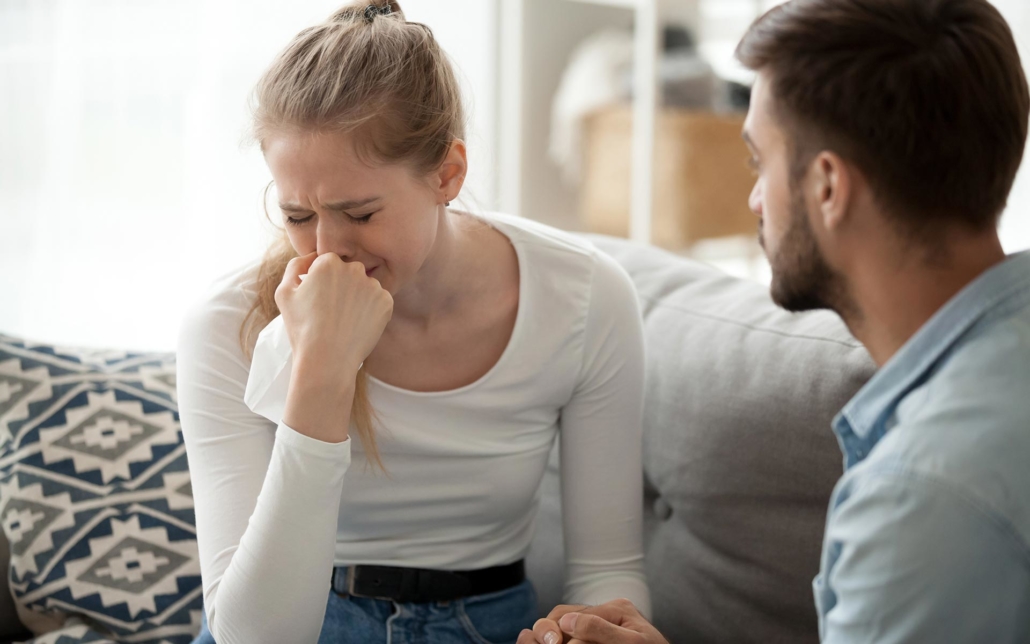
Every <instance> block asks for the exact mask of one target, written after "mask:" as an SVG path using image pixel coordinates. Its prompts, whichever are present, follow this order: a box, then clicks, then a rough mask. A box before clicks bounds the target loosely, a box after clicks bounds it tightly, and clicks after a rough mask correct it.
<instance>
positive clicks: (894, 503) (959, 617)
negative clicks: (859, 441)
mask: <svg viewBox="0 0 1030 644" xmlns="http://www.w3.org/2000/svg"><path fill="white" fill-rule="evenodd" d="M1015 535H1016V533H1015V531H1014V530H1012V528H1011V526H1009V525H1007V524H1006V523H1005V522H1004V520H1002V519H1001V518H1000V517H997V516H994V515H993V514H992V512H991V511H990V509H989V508H987V507H984V506H981V505H980V504H979V503H978V502H977V501H976V499H974V498H970V497H968V496H965V495H963V494H962V492H961V491H960V490H959V489H956V488H953V487H949V484H948V483H946V482H943V481H939V480H935V479H933V478H928V477H921V476H919V475H916V474H908V473H895V472H890V473H882V472H878V473H874V474H865V475H864V477H863V478H862V479H861V480H858V481H855V482H853V483H852V485H851V486H850V489H848V490H847V498H846V499H845V500H844V501H843V502H841V503H840V504H839V505H838V506H837V507H836V508H835V509H834V510H833V511H832V512H831V515H830V519H829V522H828V525H827V534H826V546H825V552H824V565H823V572H822V573H821V574H820V576H819V577H817V578H816V581H815V593H816V602H817V605H818V606H819V613H820V624H819V626H820V632H821V635H822V638H823V642H828V643H833V644H851V643H853V642H882V643H884V644H890V643H894V642H899V643H900V642H1022V641H1027V638H1028V637H1030V620H1028V619H1027V610H1026V603H1025V602H1026V597H1027V596H1028V594H1030V588H1028V581H1027V580H1028V578H1030V576H1028V566H1030V559H1028V553H1027V551H1026V549H1025V546H1023V545H1021V542H1020V541H1019V540H1018V539H1017V537H1016V536H1015Z"/></svg>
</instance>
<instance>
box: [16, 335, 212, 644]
mask: <svg viewBox="0 0 1030 644" xmlns="http://www.w3.org/2000/svg"><path fill="white" fill-rule="evenodd" d="M0 523H2V526H3V531H4V533H5V535H6V537H7V540H8V542H9V543H10V549H11V563H10V569H9V571H8V572H9V574H8V581H9V583H10V586H11V589H12V591H13V595H14V597H15V601H16V602H17V603H18V604H19V607H20V608H26V609H29V610H31V611H33V612H34V613H37V614H39V615H40V617H44V616H45V617H47V618H56V619H57V622H56V623H63V624H65V625H69V626H71V628H72V630H75V632H78V630H82V627H81V626H77V625H80V624H85V625H87V626H88V627H89V629H90V630H91V631H93V632H92V633H90V634H89V635H84V636H82V637H78V638H74V637H66V636H65V635H63V634H62V635H61V636H60V637H59V639H60V641H61V642H68V643H71V642H88V641H102V640H112V641H116V642H132V644H166V643H167V644H189V642H191V641H192V640H193V638H194V637H195V636H196V634H197V632H198V631H199V629H200V618H201V611H202V609H203V608H202V607H203V596H202V588H201V583H200V565H199V560H198V554H197V535H196V527H195V519H194V514H193V496H192V489H191V486H190V476H189V468H188V465H187V462H186V448H185V445H184V444H183V442H182V432H181V430H180V427H179V414H178V410H177V407H176V396H175V358H174V355H173V354H171V353H156V354H131V353H125V352H115V351H94V350H76V349H66V348H59V347H53V346H46V345H40V344H33V343H29V342H26V341H22V340H17V339H14V338H10V337H6V336H2V335H0ZM69 617H71V619H70V620H69ZM66 620H67V621H66ZM25 621H28V620H25ZM44 621H46V620H44ZM28 625H29V626H30V628H31V627H32V625H31V624H28ZM72 625H76V626H72ZM76 629H77V630H76ZM61 630H64V629H61ZM37 634H39V633H37ZM50 635H52V636H57V635H58V633H56V632H55V633H51V634H50ZM98 635H99V638H98ZM52 639H53V637H40V638H38V640H37V641H38V642H43V641H47V642H49V641H51V640H52ZM55 641H56V640H55Z"/></svg>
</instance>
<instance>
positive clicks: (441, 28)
mask: <svg viewBox="0 0 1030 644" xmlns="http://www.w3.org/2000/svg"><path fill="white" fill-rule="evenodd" d="M340 4H343V0H291V1H290V2H282V1H280V0H276V1H272V0H178V1H176V2H168V1H167V0H0V332H5V333H10V334H16V335H20V336H24V337H28V338H31V339H37V340H41V341H48V342H59V343H66V344H77V345H83V344H84V345H93V346H110V347H118V348H138V349H171V348H173V347H174V343H175V337H176V333H177V329H178V324H179V321H180V318H181V315H182V312H183V310H184V308H185V307H186V306H187V305H188V303H190V302H191V301H193V300H195V299H196V298H197V297H198V296H199V294H200V293H202V292H203V290H204V288H205V287H206V286H207V285H208V284H210V282H211V281H213V279H214V278H216V277H217V276H219V275H221V274H223V273H226V272H228V271H230V270H232V269H233V268H235V267H237V266H240V265H242V264H244V263H246V262H248V261H250V260H252V259H254V258H256V257H258V256H259V255H260V254H261V253H262V251H263V250H264V248H265V247H266V245H267V243H268V241H269V240H270V239H271V236H270V235H271V231H272V230H273V229H272V227H271V225H270V224H269V223H268V222H267V221H266V220H265V217H264V214H263V210H262V204H261V194H262V191H263V189H264V187H265V185H266V184H267V183H268V181H269V179H270V177H269V174H268V171H267V169H266V168H265V165H264V162H263V160H262V159H261V156H260V154H259V152H258V151H257V150H256V148H255V147H254V146H253V145H247V144H246V143H245V134H246V132H247V128H248V125H249V119H248V116H249V113H248V110H247V101H248V98H249V93H250V90H251V88H252V87H253V85H254V83H255V82H256V81H257V79H258V77H259V76H260V74H261V72H262V71H263V69H264V68H265V67H266V66H267V65H268V64H269V63H270V62H271V60H272V58H273V56H274V55H275V54H276V52H278V51H279V50H280V49H281V48H282V47H283V46H284V45H285V44H286V43H287V42H288V40H289V39H290V38H291V37H292V36H293V35H294V34H296V33H297V32H298V31H299V30H300V29H302V28H303V27H305V26H308V25H309V24H313V23H315V22H317V21H319V20H322V19H324V18H325V17H326V16H328V15H329V14H330V13H331V12H332V11H333V10H334V9H336V8H337V7H338V6H339V5H340ZM491 4H492V3H488V2H484V1H483V0H409V1H408V2H402V6H403V7H404V9H405V12H406V13H407V15H408V18H409V19H412V20H419V21H422V22H426V23H427V24H429V25H430V26H431V27H433V29H434V31H435V32H436V33H437V36H438V38H439V39H440V41H441V43H442V44H443V46H444V48H445V49H447V50H448V51H449V53H450V54H451V55H452V57H453V58H454V59H455V60H456V61H457V63H458V67H459V73H460V75H461V76H462V78H463V82H464V84H465V86H466V90H467V91H466V94H467V95H468V96H469V97H472V96H475V97H476V100H475V101H472V100H471V99H470V100H469V101H468V102H469V103H470V106H471V107H472V109H473V115H474V118H473V122H472V127H471V136H470V138H471V141H470V148H471V164H472V168H471V172H470V176H469V185H470V188H471V192H472V194H474V195H475V196H477V197H479V200H480V201H481V202H485V203H486V205H489V204H490V203H491V200H492V198H493V190H494V188H493V171H492V167H491V163H492V161H491V159H492V154H493V153H492V143H493V134H492V128H493V127H494V125H493V116H492V114H493V108H494V106H493V104H492V103H491V101H492V97H493V93H492V90H491V89H490V88H491V87H492V85H491V83H492V75H491V64H492V60H493V58H492V56H493V54H492V52H491V42H492V31H491V27H490V25H491V21H492V20H493V14H492V13H491V11H492V8H491ZM274 214H275V213H274V212H273V215H274Z"/></svg>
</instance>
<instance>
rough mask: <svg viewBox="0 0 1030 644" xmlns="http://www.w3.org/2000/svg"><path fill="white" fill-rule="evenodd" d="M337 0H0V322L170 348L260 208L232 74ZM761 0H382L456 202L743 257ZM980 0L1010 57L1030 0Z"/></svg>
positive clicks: (1025, 219) (735, 268) (248, 84)
mask: <svg viewBox="0 0 1030 644" xmlns="http://www.w3.org/2000/svg"><path fill="white" fill-rule="evenodd" d="M339 4H341V2H340V1H339V0H290V2H282V1H278V2H272V1H269V0H247V1H246V2H244V1H243V0H178V1H176V2H167V1H166V0H0V332H3V333H8V334H14V335H19V336H23V337H27V338H30V339H34V340H39V341H46V342H56V343H65V344H69V345H80V346H81V345H91V346H97V347H104V346H117V347H135V348H137V349H172V348H174V345H175V340H176V334H177V329H178V325H179V320H180V317H181V315H182V312H183V311H184V309H185V307H186V306H188V304H189V303H191V302H192V301H194V300H195V299H196V298H197V297H198V296H199V295H200V294H201V293H202V292H203V290H204V289H205V288H206V286H207V285H208V284H209V283H210V282H212V281H213V280H214V279H215V278H216V277H218V276H219V275H222V274H224V273H226V272H229V271H231V270H233V269H234V268H236V267H238V266H240V265H242V264H244V263H247V262H249V261H252V260H254V259H256V258H258V257H259V256H260V254H261V253H262V252H263V250H264V248H265V247H266V246H267V244H268V242H269V240H270V239H271V236H272V234H273V233H274V231H275V229H274V227H273V226H272V225H271V224H270V223H269V222H268V221H267V220H266V219H265V215H264V211H263V208H262V193H263V190H264V187H265V185H266V184H267V183H268V181H269V180H270V175H269V173H268V170H267V168H266V167H265V165H264V162H263V161H262V159H261V155H260V153H259V152H258V150H257V149H256V147H255V146H254V145H253V144H251V143H249V142H248V139H247V132H248V127H249V111H248V99H249V96H250V91H251V89H252V87H253V85H254V83H255V82H256V81H257V79H258V77H259V76H260V74H261V72H262V71H263V70H264V68H265V67H266V66H267V65H268V64H269V63H270V61H271V60H272V58H273V57H274V55H275V54H276V53H277V52H278V51H279V50H280V49H281V48H282V47H283V46H285V44H286V43H287V42H288V41H289V40H290V39H291V38H292V37H293V36H294V35H295V34H296V33H297V32H298V31H299V30H300V29H302V28H304V27H305V26H308V25H310V24H312V23H314V22H317V21H321V20H322V19H324V18H325V17H326V16H328V15H329V14H330V13H331V12H332V11H333V10H334V9H335V8H337V6H338V5H339ZM773 4H776V2H770V1H765V0H407V1H402V2H401V5H402V7H403V8H404V10H405V12H406V14H407V17H408V19H409V20H415V21H419V22H424V23H426V24H428V25H429V26H430V27H432V29H433V30H434V32H435V34H436V36H437V38H438V39H439V41H440V42H441V43H442V45H443V47H444V48H445V49H446V50H447V51H448V52H449V53H450V55H451V57H452V59H453V61H454V63H455V66H456V67H457V69H458V72H459V75H460V77H461V79H462V83H463V86H464V89H465V95H466V103H467V105H468V106H469V110H470V136H469V148H470V160H471V172H470V175H469V181H468V183H467V186H468V189H467V190H466V194H465V195H464V199H463V201H464V205H465V206H466V207H468V208H471V209H478V210H502V211H506V212H512V213H517V214H520V215H523V216H526V217H530V218H533V219H537V220H540V221H543V222H545V223H549V224H552V225H555V226H559V227H562V228H566V229H569V230H581V231H588V230H589V231H595V232H603V233H608V234H618V235H624V236H629V235H631V234H632V235H633V236H634V237H636V238H637V239H645V238H646V239H649V240H650V241H651V242H652V243H655V244H658V245H660V246H663V247H665V248H668V249H670V250H672V251H674V252H678V253H682V254H684V255H689V256H693V257H697V258H700V259H703V260H705V261H709V262H712V263H715V264H717V265H720V266H722V267H723V268H725V269H726V270H728V271H730V272H734V273H737V274H740V275H745V276H749V277H752V278H754V279H757V280H767V279H768V267H767V266H766V265H765V264H764V259H763V258H762V256H761V251H760V249H759V248H758V246H757V244H756V243H755V239H754V238H755V225H756V222H755V220H754V218H753V216H752V215H751V214H750V213H749V212H748V210H747V194H748V192H749V190H750V187H751V181H752V179H751V176H750V174H749V172H748V170H747V168H746V166H745V161H746V158H747V152H746V149H745V148H744V146H743V143H742V142H741V141H740V136H739V132H740V126H741V123H742V121H743V117H744V113H745V112H746V109H747V101H748V89H747V88H748V84H749V83H750V81H751V78H750V77H749V75H748V74H747V73H746V72H744V71H743V70H741V69H740V68H739V67H738V66H737V65H736V64H735V63H734V61H733V57H732V53H733V49H734V47H735V45H736V42H737V40H738V39H739V38H740V36H741V35H742V34H743V33H744V31H745V30H746V28H747V26H748V25H749V24H750V22H751V21H752V20H753V19H754V18H755V17H756V16H757V15H759V14H760V13H761V12H762V11H764V10H766V9H767V8H769V7H770V6H772V5H773ZM995 4H997V6H998V7H999V9H1000V10H1001V11H1002V12H1003V13H1004V14H1005V15H1006V17H1007V18H1008V19H1009V21H1010V24H1011V25H1012V27H1013V29H1014V30H1015V32H1016V35H1017V39H1018V40H1019V43H1020V47H1021V50H1022V52H1023V56H1024V60H1030V58H1028V56H1030V2H1027V1H1026V0H997V1H996V3H995ZM634 109H636V111H634ZM640 159H650V162H649V163H644V164H641V163H637V162H635V160H640ZM634 168H636V169H637V171H636V172H634V171H633V169H634ZM641 168H643V171H641ZM634 217H635V218H636V219H635V223H634V224H632V225H631V219H632V218H634ZM1003 222H1004V223H1003V226H1002V236H1003V241H1004V243H1005V246H1006V249H1007V250H1009V251H1010V252H1014V251H1018V250H1023V249H1026V248H1030V170H1027V169H1026V167H1025V166H1024V169H1023V171H1022V172H1021V174H1020V176H1019V178H1018V179H1017V184H1016V187H1015V190H1014V192H1013V195H1012V197H1011V199H1010V204H1009V211H1008V213H1007V214H1006V216H1005V218H1004V219H1003Z"/></svg>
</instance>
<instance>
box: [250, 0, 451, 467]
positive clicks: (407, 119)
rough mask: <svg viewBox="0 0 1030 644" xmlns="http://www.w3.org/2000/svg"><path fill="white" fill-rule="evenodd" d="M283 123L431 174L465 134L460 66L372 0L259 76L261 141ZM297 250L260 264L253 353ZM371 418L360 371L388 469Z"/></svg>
mask: <svg viewBox="0 0 1030 644" xmlns="http://www.w3.org/2000/svg"><path fill="white" fill-rule="evenodd" d="M283 130H300V131H305V130H307V131H322V132H346V133H348V134H350V135H351V138H352V141H353V142H354V146H355V151H356V152H357V154H358V155H359V156H360V157H361V158H362V159H363V160H365V161H366V162H368V163H404V164H407V165H409V166H411V167H412V169H413V170H415V171H417V172H422V173H426V174H428V173H430V172H432V171H433V170H435V169H437V168H439V167H440V165H441V164H442V163H443V161H444V158H445V157H446V155H447V153H448V151H449V150H450V147H451V145H452V143H453V142H454V141H455V139H464V130H465V115H464V109H463V107H462V103H461V94H460V88H459V85H458V82H457V79H456V77H455V75H454V71H453V69H452V68H451V65H450V62H449V61H448V59H447V56H446V54H444V52H443V50H441V49H440V47H439V45H438V44H437V42H436V40H435V39H434V38H433V34H432V31H430V29H429V27H427V26H425V25H423V24H419V23H415V22H407V21H406V20H405V19H404V14H403V12H402V11H401V8H400V6H399V5H398V3H396V2H381V1H376V2H373V3H371V4H369V3H368V2H367V0H366V1H365V2H356V3H353V4H350V5H347V6H344V7H342V8H341V9H339V10H338V11H336V12H335V13H334V14H333V15H332V16H330V17H329V19H328V20H326V21H325V22H323V23H322V24H320V25H316V26H314V27H309V28H307V29H305V30H303V31H301V32H300V33H299V34H297V36H296V37H295V38H294V39H293V41H292V42H290V44H289V45H288V46H287V47H286V49H284V50H283V51H282V53H280V54H279V56H278V57H277V58H276V59H275V62H273V63H272V66H271V67H270V68H269V69H268V71H266V72H265V74H264V76H262V78H261V80H260V81H259V82H258V85H257V87H256V89H255V106H254V135H255V137H256V139H257V140H258V142H263V141H264V140H265V138H266V137H267V136H268V135H269V134H270V133H273V132H280V131H283ZM266 196H267V190H266ZM293 257H296V252H295V251H294V249H293V247H292V246H291V245H290V241H289V238H288V237H287V236H286V231H285V230H283V231H282V234H281V235H280V236H279V238H278V239H277V240H276V241H275V243H273V244H272V246H271V247H270V248H269V249H268V251H267V253H266V254H265V257H264V260H263V261H262V263H261V266H260V268H259V270H258V281H257V296H256V297H255V299H254V303H253V305H252V307H251V309H250V311H249V312H248V313H247V316H246V318H245V319H244V321H243V325H242V326H241V328H240V343H241V344H242V346H243V350H244V352H245V353H246V354H247V355H250V354H251V353H252V349H251V347H253V346H254V343H255V341H256V338H257V335H258V333H260V332H261V329H263V328H264V327H265V326H266V325H267V324H268V323H269V322H270V321H271V320H272V319H274V318H275V317H276V316H278V315H279V308H278V306H276V303H275V289H276V287H277V286H278V285H279V283H280V282H281V281H282V278H283V274H284V273H285V271H286V264H287V263H288V262H289V261H290V260H291V259H292V258H293ZM373 416H374V413H373V410H372V407H371V404H370V403H369V400H368V393H367V376H366V374H365V371H364V368H362V369H361V371H359V372H358V378H357V382H356V383H355V392H354V404H353V407H352V411H351V420H352V421H353V424H354V426H355V427H356V429H357V434H358V438H359V439H360V440H361V444H362V447H363V448H364V450H365V453H366V455H367V456H368V459H369V462H371V463H373V464H375V465H377V466H379V468H380V469H383V463H382V459H381V458H380V456H379V450H378V448H377V446H376V439H375V433H374V428H373Z"/></svg>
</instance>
